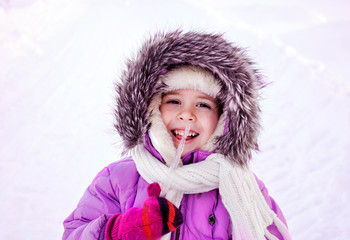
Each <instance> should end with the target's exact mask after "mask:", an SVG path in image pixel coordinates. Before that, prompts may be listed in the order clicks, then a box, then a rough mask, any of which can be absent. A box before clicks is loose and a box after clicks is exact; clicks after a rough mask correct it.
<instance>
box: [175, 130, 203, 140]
mask: <svg viewBox="0 0 350 240" xmlns="http://www.w3.org/2000/svg"><path fill="white" fill-rule="evenodd" d="M171 133H172V134H173V135H174V136H175V138H177V139H179V140H181V139H182V136H183V135H184V134H185V130H180V129H174V130H171ZM198 135H199V133H196V132H194V131H190V132H189V133H188V136H187V138H186V140H191V139H194V138H196V137H197V136H198Z"/></svg>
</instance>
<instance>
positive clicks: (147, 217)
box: [105, 182, 183, 240]
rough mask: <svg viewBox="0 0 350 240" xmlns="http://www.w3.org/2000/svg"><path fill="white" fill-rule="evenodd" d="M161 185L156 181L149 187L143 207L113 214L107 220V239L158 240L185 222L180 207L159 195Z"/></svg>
mask: <svg viewBox="0 0 350 240" xmlns="http://www.w3.org/2000/svg"><path fill="white" fill-rule="evenodd" d="M160 191H161V189H160V186H159V184H158V183H156V182H154V183H152V184H150V185H149V186H148V187H147V192H148V196H149V197H148V198H147V199H146V201H145V202H144V203H143V208H131V209H130V210H129V211H127V212H125V213H118V214H115V215H113V216H112V217H111V218H110V219H109V220H108V222H107V226H106V232H105V237H106V239H107V240H120V239H121V240H129V239H130V240H131V239H140V240H156V239H159V238H160V237H161V236H163V235H164V234H167V233H169V232H172V231H174V230H175V229H176V228H177V227H178V226H180V225H181V224H182V222H183V219H182V214H181V212H180V210H179V209H178V208H176V207H175V206H174V204H172V203H171V202H169V201H168V200H166V199H165V198H163V197H159V194H160Z"/></svg>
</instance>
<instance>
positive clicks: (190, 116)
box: [177, 108, 196, 122]
mask: <svg viewBox="0 0 350 240" xmlns="http://www.w3.org/2000/svg"><path fill="white" fill-rule="evenodd" d="M177 118H178V119H179V120H181V121H188V122H193V121H196V115H195V114H194V112H193V111H192V110H191V109H189V108H185V109H182V110H181V111H180V112H179V113H178V115H177Z"/></svg>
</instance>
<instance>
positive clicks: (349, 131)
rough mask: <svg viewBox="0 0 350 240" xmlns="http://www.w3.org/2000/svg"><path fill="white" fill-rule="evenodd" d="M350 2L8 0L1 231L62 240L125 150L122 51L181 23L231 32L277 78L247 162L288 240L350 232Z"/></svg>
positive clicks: (0, 10)
mask: <svg viewBox="0 0 350 240" xmlns="http://www.w3.org/2000/svg"><path fill="white" fill-rule="evenodd" d="M174 2H175V1H174ZM349 11H350V2H349V1H348V0H334V1H320V0H310V1H301V0H300V1H292V0H290V1H277V0H267V1H259V0H249V1H232V0H231V1H220V0H218V1H209V0H201V1H195V0H182V1H176V3H170V1H169V3H167V4H164V1H156V0H150V1H143V2H141V1H136V0H129V1H121V0H120V1H112V0H106V1H97V0H85V1H83V0H61V1H54V0H27V1H24V0H17V1H15V0H14V1H12V0H0V66H1V67H0V146H1V147H0V203H1V204H0V216H1V218H0V239H7V240H13V239H60V238H61V235H62V232H63V227H62V221H63V220H64V218H65V217H67V216H68V215H69V213H70V212H71V211H72V210H73V209H74V207H75V205H76V204H77V202H78V200H79V199H80V197H81V196H82V193H83V191H84V190H85V188H86V187H87V185H88V184H89V183H90V182H91V180H92V179H93V177H94V176H95V175H96V173H97V172H98V171H99V170H100V169H102V168H103V167H104V166H105V165H107V164H108V163H110V162H113V161H116V160H117V159H118V158H119V155H120V151H119V149H118V148H117V145H118V142H119V138H118V136H116V135H115V133H114V132H113V127H112V122H113V116H112V107H113V81H115V80H117V79H118V76H119V73H120V69H121V67H122V66H123V64H124V59H125V57H127V56H130V54H131V52H132V51H134V50H135V49H137V47H138V46H139V45H140V43H141V42H142V40H143V39H144V35H145V34H147V33H148V32H154V31H155V30H157V29H161V30H162V29H175V28H177V27H179V26H180V27H182V28H184V29H185V30H189V29H197V30H206V31H215V32H226V35H225V36H226V38H227V39H229V40H231V41H236V42H238V43H239V44H240V45H241V46H246V47H248V51H249V52H248V53H249V55H250V56H251V57H253V58H254V59H256V61H257V62H258V63H259V66H260V68H262V69H263V72H264V74H265V75H266V76H267V79H268V81H271V82H272V83H271V84H270V85H269V86H268V87H267V88H265V89H264V91H263V92H262V97H263V99H262V101H261V104H262V110H263V127H264V130H263V131H262V133H261V137H260V145H261V146H260V148H261V152H260V153H259V154H256V155H255V158H254V160H253V162H252V165H253V168H254V169H255V172H256V173H257V175H258V176H259V177H260V178H261V179H262V180H263V181H264V182H265V184H266V185H267V187H268V189H269V191H270V194H271V195H272V196H273V197H274V198H275V199H276V200H277V202H278V203H279V205H280V207H281V208H282V209H283V211H284V214H285V216H286V218H287V221H288V224H289V228H290V230H291V233H292V236H293V239H295V240H319V239H337V240H346V239H350V221H349V218H350V207H349V204H348V203H349V202H350V190H349V187H350V174H349V172H350V162H349V160H350V159H349V157H350V144H349V142H350V140H349V139H350V80H349V79H348V76H349V75H350V70H349V69H350V68H349V64H350V59H349V57H348V51H350V46H349V42H350V16H349Z"/></svg>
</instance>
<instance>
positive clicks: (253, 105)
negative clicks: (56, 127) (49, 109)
mask: <svg viewBox="0 0 350 240" xmlns="http://www.w3.org/2000/svg"><path fill="white" fill-rule="evenodd" d="M261 87H262V82H261V76H260V75H259V73H258V71H257V70H256V69H255V68H254V66H253V63H252V61H251V60H250V59H249V58H247V57H246V56H245V54H244V52H243V50H242V49H240V48H239V47H237V46H235V45H233V44H231V43H229V42H227V41H226V40H225V39H223V38H222V36H221V35H216V34H205V33H198V32H187V33H183V32H181V31H174V32H169V33H158V34H156V35H154V36H153V37H152V38H150V39H149V40H148V41H146V42H145V44H144V45H143V46H142V48H141V50H140V52H139V53H138V55H137V56H136V57H135V58H134V59H131V60H129V61H128V64H127V70H126V71H124V72H123V74H122V78H121V82H120V83H117V84H116V91H117V98H116V103H117V107H116V110H115V116H116V120H117V121H116V124H115V127H116V129H117V131H118V133H119V134H120V136H121V138H122V139H123V144H124V150H125V152H126V151H129V152H130V153H131V156H130V157H127V158H125V159H123V160H120V161H117V162H115V163H112V164H110V165H109V166H108V167H106V168H105V169H103V170H102V171H101V172H100V173H99V174H98V175H97V176H96V178H95V179H94V180H93V182H92V183H91V185H90V186H89V187H88V189H87V191H86V192H85V194H84V196H83V197H82V199H81V200H80V202H79V204H78V206H77V208H76V209H75V210H74V211H73V213H72V214H71V215H70V216H69V217H68V218H67V219H66V220H65V221H64V228H65V231H64V236H63V239H108V240H116V239H123V240H125V239H159V238H161V239H234V240H239V239H242V240H253V239H254V240H255V239H266V238H267V239H270V240H275V239H291V238H290V235H289V232H288V229H287V227H286V221H285V219H284V217H283V214H282V212H281V210H280V209H279V207H278V206H277V204H276V203H275V201H274V200H273V199H272V198H271V197H270V196H269V195H268V191H267V189H266V188H265V186H264V184H263V183H262V182H261V181H260V180H259V179H257V178H256V177H255V175H254V174H253V173H252V172H251V170H250V168H249V160H250V158H251V153H252V151H253V150H256V149H257V148H258V146H257V135H258V131H259V128H260V124H259V113H260V109H259V105H258V89H259V88H261Z"/></svg>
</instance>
